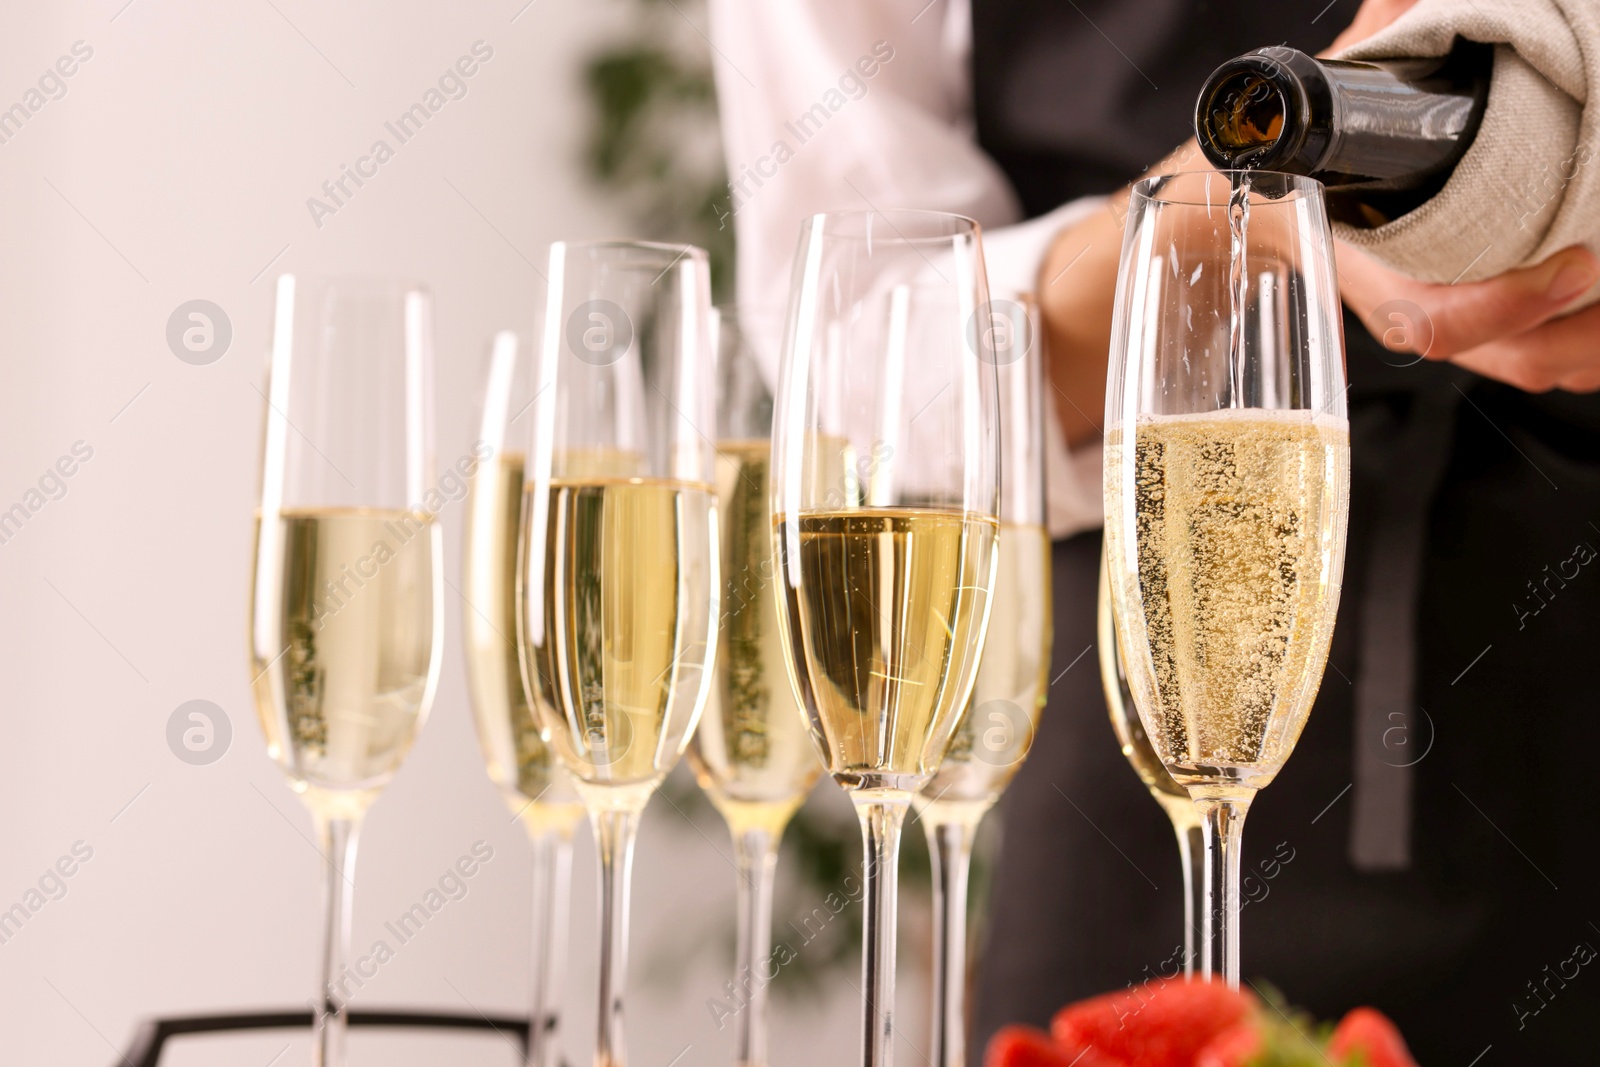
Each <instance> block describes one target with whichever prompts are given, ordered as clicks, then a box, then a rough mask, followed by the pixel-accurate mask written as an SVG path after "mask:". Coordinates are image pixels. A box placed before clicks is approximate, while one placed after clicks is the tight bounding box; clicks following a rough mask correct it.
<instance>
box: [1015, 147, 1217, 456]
mask: <svg viewBox="0 0 1600 1067" xmlns="http://www.w3.org/2000/svg"><path fill="white" fill-rule="evenodd" d="M1206 167H1208V164H1207V163H1206V161H1205V158H1204V157H1203V156H1201V155H1200V153H1199V151H1198V150H1197V149H1196V148H1195V145H1194V142H1192V141H1191V142H1189V143H1188V144H1186V145H1184V146H1183V147H1181V148H1179V149H1178V150H1177V151H1176V152H1173V153H1172V154H1171V155H1170V156H1168V157H1167V158H1165V159H1163V160H1162V161H1161V162H1159V163H1157V164H1156V165H1155V166H1153V167H1151V168H1150V169H1149V170H1148V171H1147V172H1146V175H1151V174H1171V173H1175V172H1177V171H1180V170H1198V169H1202V168H1206ZM1127 214H1128V190H1127V189H1122V190H1119V191H1118V192H1117V193H1116V194H1114V195H1113V196H1110V197H1108V198H1107V199H1106V202H1105V206H1104V208H1103V209H1102V210H1100V211H1097V212H1095V213H1094V214H1093V215H1092V216H1090V217H1089V218H1087V219H1085V220H1084V221H1083V222H1081V223H1079V224H1078V225H1076V226H1072V227H1069V228H1068V229H1066V230H1063V231H1062V232H1061V234H1060V235H1059V236H1058V237H1057V238H1056V240H1055V243H1054V244H1053V245H1052V246H1051V248H1050V253H1049V254H1048V255H1047V256H1045V259H1044V263H1043V265H1042V266H1041V267H1040V269H1039V278H1038V282H1037V289H1036V292H1037V294H1038V299H1039V310H1040V313H1041V318H1042V320H1043V327H1044V336H1045V353H1046V358H1047V360H1048V368H1047V370H1048V374H1049V377H1050V384H1051V386H1052V389H1051V400H1052V401H1053V402H1054V403H1055V405H1056V412H1057V414H1058V416H1059V417H1060V420H1061V431H1062V434H1063V436H1065V438H1066V441H1067V444H1068V446H1070V447H1073V448H1077V447H1079V446H1081V445H1083V444H1086V443H1088V442H1090V441H1093V440H1094V439H1096V438H1098V437H1099V436H1100V433H1101V429H1102V427H1101V420H1102V418H1103V413H1104V411H1105V407H1106V360H1107V358H1108V355H1109V353H1110V350H1111V311H1112V306H1113V305H1114V304H1115V303H1116V289H1117V266H1118V261H1119V259H1120V258H1121V254H1122V226H1123V220H1124V219H1126V218H1127Z"/></svg>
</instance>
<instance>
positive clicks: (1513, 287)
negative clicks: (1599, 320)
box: [1414, 246, 1600, 359]
mask: <svg viewBox="0 0 1600 1067" xmlns="http://www.w3.org/2000/svg"><path fill="white" fill-rule="evenodd" d="M1597 281H1600V259H1597V258H1596V257H1595V255H1594V253H1592V252H1590V251H1589V250H1588V249H1586V248H1582V247H1578V246H1574V247H1572V248H1567V249H1564V250H1562V251H1560V252H1557V253H1556V254H1555V255H1553V256H1551V257H1550V258H1549V259H1547V260H1545V261H1544V262H1543V263H1539V264H1536V265H1534V266H1532V267H1524V268H1522V269H1520V270H1512V271H1507V272H1506V273H1504V274H1499V275H1496V276H1495V277H1493V278H1487V279H1485V280H1484V281H1481V282H1468V283H1466V284H1464V285H1429V286H1423V287H1421V288H1420V289H1419V290H1418V291H1416V293H1415V294H1414V295H1415V297H1416V302H1417V303H1418V304H1419V305H1420V306H1421V308H1422V309H1423V311H1424V313H1425V314H1426V315H1427V316H1428V318H1429V320H1430V321H1431V323H1432V325H1433V343H1432V345H1431V346H1430V347H1429V350H1428V351H1427V352H1426V353H1425V354H1426V355H1428V356H1429V357H1431V358H1434V359H1448V358H1449V357H1451V356H1454V355H1456V354H1458V353H1461V352H1465V351H1468V350H1469V349H1473V348H1477V347H1478V346H1479V345H1482V344H1487V343H1488V342H1490V341H1494V340H1497V339H1499V338H1502V337H1510V336H1513V335H1516V334H1519V333H1524V332H1526V331H1528V330H1531V329H1533V328H1534V327H1535V326H1538V325H1539V324H1540V323H1542V322H1544V321H1546V320H1547V319H1550V318H1553V317H1554V316H1555V315H1557V314H1558V313H1560V312H1561V311H1562V310H1563V309H1565V308H1566V307H1567V306H1569V305H1570V304H1572V303H1573V302H1574V301H1575V300H1577V299H1578V297H1580V296H1582V295H1583V294H1584V293H1586V292H1588V291H1589V290H1590V289H1592V288H1593V287H1594V285H1595V283H1596V282H1597Z"/></svg>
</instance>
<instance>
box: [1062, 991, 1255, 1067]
mask: <svg viewBox="0 0 1600 1067" xmlns="http://www.w3.org/2000/svg"><path fill="white" fill-rule="evenodd" d="M1255 1003H1256V1000H1255V997H1253V996H1251V995H1250V994H1248V993H1240V992H1239V991H1237V990H1232V989H1229V988H1228V987H1227V986H1226V985H1225V984H1224V983H1222V982H1220V981H1208V980H1206V979H1172V980H1164V979H1163V980H1157V981H1154V982H1147V983H1145V984H1144V985H1141V986H1135V987H1133V988H1130V989H1125V990H1122V991H1121V992H1117V993H1107V994H1105V995H1104V996H1099V997H1094V998H1093V999H1090V1000H1084V1001H1080V1002H1079V1003H1077V1004H1070V1005H1068V1006H1067V1007H1065V1008H1062V1009H1061V1011H1059V1012H1057V1013H1056V1017H1055V1019H1054V1020H1053V1021H1052V1022H1051V1024H1050V1032H1051V1035H1052V1036H1054V1037H1055V1039H1056V1044H1057V1045H1059V1046H1060V1047H1061V1050H1062V1051H1063V1052H1065V1053H1066V1057H1067V1059H1068V1060H1069V1061H1070V1060H1071V1059H1072V1057H1074V1056H1076V1055H1078V1054H1079V1053H1080V1052H1082V1051H1083V1050H1084V1049H1093V1050H1094V1051H1095V1052H1098V1053H1102V1054H1104V1055H1109V1056H1112V1057H1114V1058H1116V1059H1118V1060H1120V1061H1122V1062H1123V1063H1126V1064H1129V1065H1130V1067H1192V1065H1193V1063H1194V1058H1195V1055H1196V1054H1197V1053H1198V1052H1199V1051H1200V1050H1201V1049H1202V1048H1204V1047H1205V1046H1206V1045H1207V1044H1208V1043H1209V1042H1210V1041H1211V1039H1212V1038H1214V1037H1216V1036H1217V1035H1218V1034H1221V1033H1222V1032H1223V1031H1225V1030H1231V1029H1233V1028H1234V1027H1235V1026H1237V1025H1239V1023H1241V1022H1243V1021H1245V1019H1246V1018H1247V1017H1248V1016H1249V1015H1250V1013H1251V1012H1252V1011H1253V1010H1254V1008H1255ZM1079 1067H1083V1061H1080V1062H1079Z"/></svg>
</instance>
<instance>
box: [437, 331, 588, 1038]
mask: <svg viewBox="0 0 1600 1067" xmlns="http://www.w3.org/2000/svg"><path fill="white" fill-rule="evenodd" d="M532 369H533V361H532V360H531V359H530V358H529V357H528V353H527V349H526V346H525V345H523V344H521V343H519V338H518V337H517V335H516V334H515V333H512V332H510V331H504V332H501V333H498V334H496V335H495V337H494V342H493V344H492V346H491V348H490V352H489V371H488V375H487V380H486V382H485V385H484V393H483V417H482V420H481V421H480V423H479V431H478V440H477V442H476V443H475V444H474V446H473V447H474V455H475V456H476V458H477V459H478V461H479V462H478V467H477V469H476V470H475V471H474V472H473V474H472V480H471V488H470V490H469V492H468V497H467V548H466V558H465V560H464V563H463V571H464V579H465V580H464V583H463V584H464V585H465V590H464V592H465V599H466V604H465V606H464V607H463V609H462V612H461V616H462V628H463V630H464V631H465V632H464V634H463V636H464V637H465V639H466V651H467V683H468V689H469V690H470V691H471V694H472V711H473V718H474V720H475V721H476V723H477V728H478V742H479V744H480V745H481V746H482V748H483V755H484V761H485V762H486V763H487V765H488V768H489V777H490V779H491V780H492V781H493V782H494V784H495V785H496V786H498V787H499V792H500V795H501V797H502V798H504V800H505V802H506V804H507V806H508V807H509V808H510V810H511V812H512V817H513V818H514V819H518V820H520V821H521V822H522V825H523V828H524V829H525V830H526V831H527V833H528V839H529V843H530V844H531V845H532V846H533V894H532V896H533V901H532V903H533V908H532V916H533V922H532V929H533V952H532V966H531V968H530V971H529V982H528V984H529V1012H528V1055H527V1063H528V1065H529V1067H555V1065H556V1064H557V1063H558V1062H559V1053H560V1050H559V1045H560V1023H561V1011H560V1007H561V1005H560V1001H559V996H560V991H561V987H562V985H563V979H562V976H563V974H564V972H565V962H566V954H567V901H568V894H569V891H570V887H571V874H572V835H573V831H574V830H575V829H576V828H577V825H578V823H579V822H581V821H582V819H583V814H584V812H583V803H582V801H580V800H579V799H578V795H577V793H576V792H575V791H574V789H573V786H572V779H571V777H570V776H569V775H568V774H567V772H566V770H565V769H563V768H562V766H561V764H560V762H559V761H558V760H557V759H556V756H555V753H554V752H553V751H552V750H551V747H550V745H549V744H547V743H546V742H545V740H544V738H543V737H542V736H541V735H540V727H539V723H538V721H537V720H536V718H535V716H534V713H533V708H532V707H531V706H530V705H529V702H528V696H527V689H526V688H525V687H524V685H523V681H522V668H521V666H520V665H519V664H518V646H517V596H516V592H517V538H518V534H519V531H520V529H521V524H522V496H523V484H522V483H523V468H524V467H525V466H526V459H525V456H524V454H523V452H522V444H523V440H524V438H525V437H526V433H522V434H518V432H517V431H518V429H519V427H518V426H517V425H516V423H517V422H518V421H519V420H520V419H521V418H522V417H523V416H524V415H525V414H526V411H527V408H528V405H529V404H530V403H532V401H533V393H534V390H533V386H532V385H531V381H532Z"/></svg>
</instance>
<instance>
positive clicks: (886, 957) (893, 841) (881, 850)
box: [850, 793, 909, 1067]
mask: <svg viewBox="0 0 1600 1067" xmlns="http://www.w3.org/2000/svg"><path fill="white" fill-rule="evenodd" d="M850 799H851V800H853V801H855V805H856V817H857V818H859V819H860V820H861V839H862V843H863V845H864V846H865V853H866V869H865V871H864V875H865V877H864V878H863V883H864V893H865V896H864V901H865V913H864V916H863V926H862V932H861V994H862V998H863V1001H864V1003H863V1005H862V1011H861V1019H862V1038H861V1062H862V1064H863V1065H864V1067H890V1065H891V1064H892V1063H893V1062H894V935H895V914H896V903H897V898H896V894H897V893H898V892H899V881H900V878H899V874H900V831H901V828H902V827H903V826H904V825H905V820H906V807H907V804H908V800H909V798H908V797H906V796H905V795H904V794H901V795H900V799H898V800H890V799H884V797H883V795H882V794H879V793H873V794H869V795H867V796H862V795H861V794H859V793H856V794H852V795H851V798H850Z"/></svg>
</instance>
